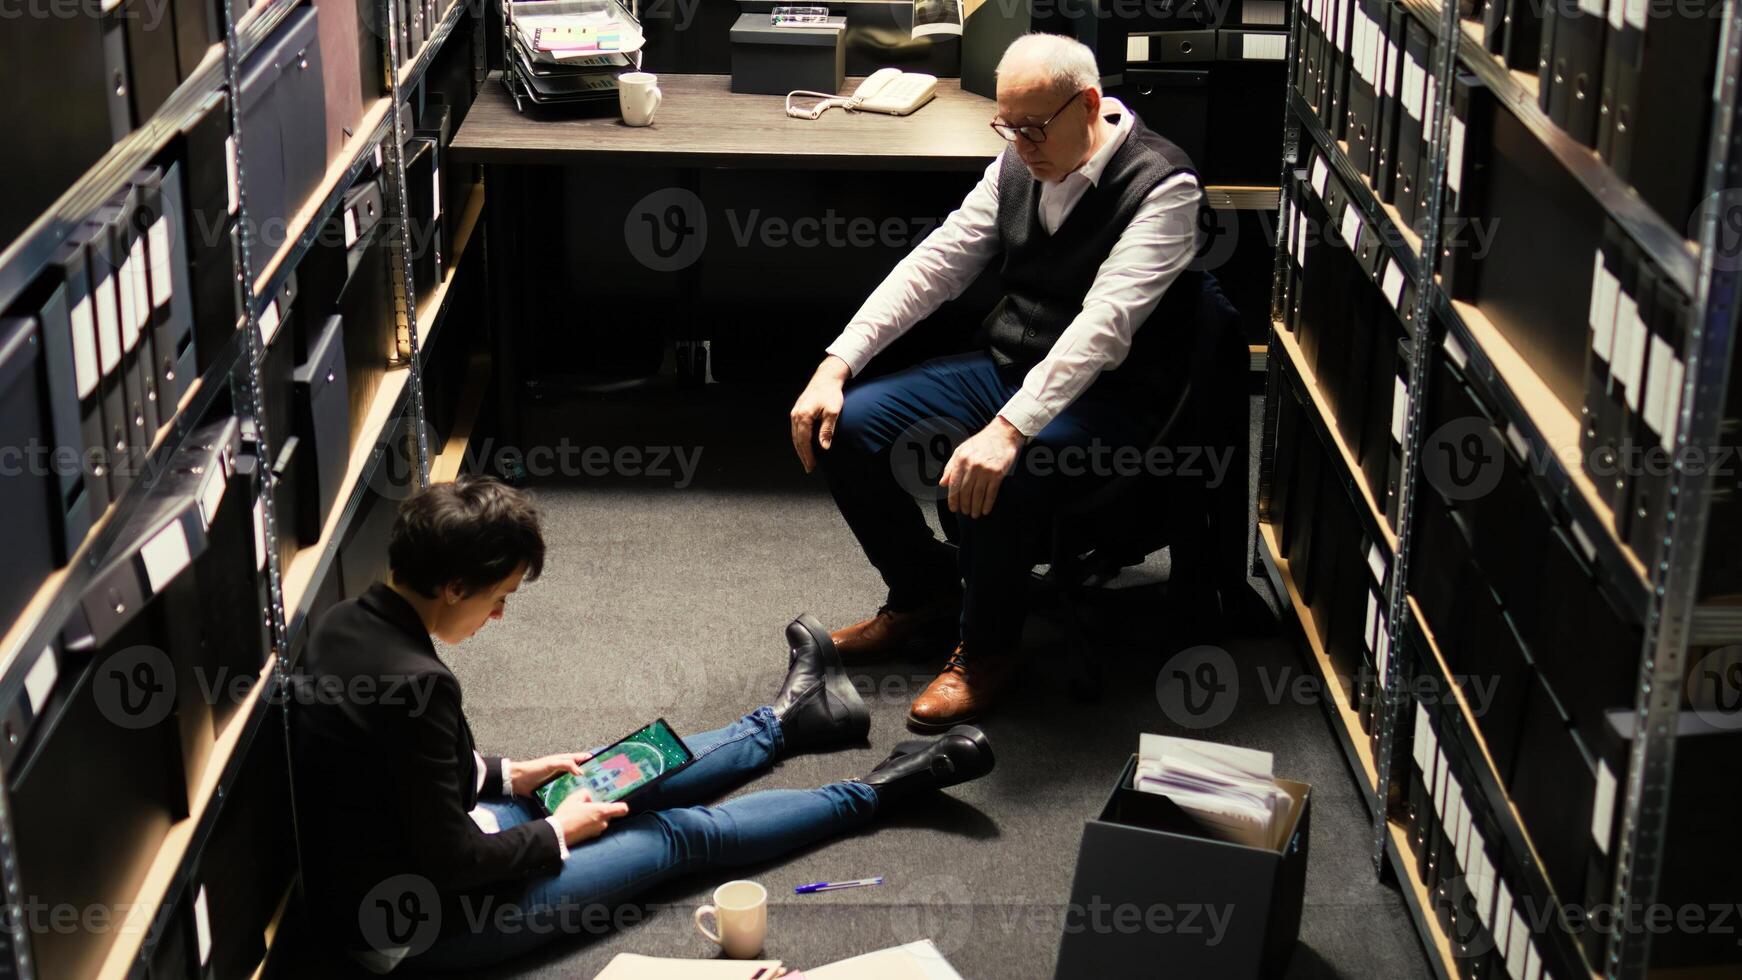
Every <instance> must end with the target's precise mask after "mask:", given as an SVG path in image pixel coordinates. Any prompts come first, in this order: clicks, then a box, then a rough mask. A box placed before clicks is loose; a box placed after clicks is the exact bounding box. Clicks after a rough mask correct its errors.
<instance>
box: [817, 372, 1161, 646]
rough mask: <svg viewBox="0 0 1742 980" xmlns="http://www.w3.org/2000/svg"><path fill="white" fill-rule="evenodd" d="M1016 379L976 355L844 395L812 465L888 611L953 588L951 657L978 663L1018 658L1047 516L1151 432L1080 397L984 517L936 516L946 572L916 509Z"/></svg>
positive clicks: (1115, 408) (931, 497)
mask: <svg viewBox="0 0 1742 980" xmlns="http://www.w3.org/2000/svg"><path fill="white" fill-rule="evenodd" d="M1025 374H1026V371H1025V370H1024V369H1023V368H1020V367H1015V366H1011V367H1004V368H1000V367H998V366H997V364H995V363H994V362H993V360H992V355H991V354H989V353H987V352H985V351H981V352H977V353H972V354H958V355H953V356H950V357H939V358H935V359H933V360H930V361H927V362H925V363H924V364H920V365H918V366H916V367H912V368H908V369H907V370H904V371H898V372H896V373H894V374H890V375H886V376H884V377H880V378H874V379H872V380H870V381H866V382H863V383H861V384H857V385H854V386H852V387H850V388H848V389H847V394H846V401H845V403H844V404H843V405H842V407H841V418H840V421H839V422H838V423H837V424H836V426H835V438H834V442H833V443H832V445H831V446H830V448H829V449H828V450H827V451H825V452H823V453H822V455H821V459H822V464H823V470H824V472H825V473H826V474H827V476H828V481H829V490H830V492H832V493H833V494H834V497H835V504H836V506H838V507H839V508H840V510H841V516H842V517H843V518H845V519H846V521H847V526H848V527H849V528H851V529H852V531H853V536H854V537H856V538H858V539H859V545H860V547H861V548H863V549H864V550H865V557H866V558H869V559H870V560H871V564H872V565H873V566H875V567H876V568H877V571H878V572H879V573H881V574H882V576H883V581H884V584H885V585H887V586H888V587H889V604H890V605H891V606H892V607H894V608H896V609H911V608H913V607H915V606H920V605H924V604H926V603H927V602H930V601H932V600H935V599H937V598H938V597H939V596H942V595H947V594H951V593H954V592H955V591H956V589H957V587H958V585H957V583H958V582H960V583H963V584H964V585H965V586H966V589H965V591H964V592H963V594H962V618H961V637H960V638H961V642H962V646H963V648H964V649H965V650H968V651H971V652H974V653H977V654H978V655H980V656H982V657H996V656H1008V655H1010V654H1013V653H1015V652H1016V647H1017V645H1018V643H1019V641H1020V640H1021V637H1022V623H1023V620H1024V619H1025V618H1026V616H1027V589H1028V572H1029V569H1030V568H1032V567H1033V566H1034V561H1033V555H1034V553H1035V551H1036V547H1035V545H1036V542H1037V541H1038V540H1040V539H1039V537H1038V536H1039V535H1041V534H1043V533H1044V532H1045V530H1046V528H1047V527H1048V526H1049V521H1050V518H1051V515H1052V514H1053V513H1054V512H1055V511H1056V509H1057V507H1058V505H1059V504H1060V503H1061V502H1063V501H1066V500H1069V499H1071V498H1072V497H1073V496H1075V495H1078V494H1083V493H1087V492H1089V491H1090V490H1092V489H1093V488H1094V487H1095V486H1096V485H1097V484H1098V483H1100V482H1103V481H1104V480H1105V479H1106V478H1107V475H1108V474H1107V473H1106V472H1105V471H1106V470H1107V461H1108V460H1109V458H1110V457H1111V454H1112V453H1113V452H1114V451H1115V450H1118V451H1124V452H1127V453H1129V452H1132V451H1136V450H1139V449H1141V448H1142V447H1146V446H1147V445H1148V444H1149V442H1150V440H1151V439H1152V438H1153V435H1154V433H1155V432H1156V431H1157V429H1158V428H1159V422H1158V421H1157V420H1155V419H1154V418H1152V417H1149V416H1147V415H1145V414H1143V413H1139V412H1134V411H1132V410H1131V409H1130V408H1129V407H1128V406H1127V404H1126V403H1125V402H1124V401H1123V400H1121V399H1118V398H1116V397H1113V395H1112V393H1111V391H1110V390H1108V389H1105V388H1103V387H1102V385H1101V384H1100V383H1099V382H1097V383H1096V384H1095V385H1091V386H1090V388H1089V390H1088V391H1085V392H1084V393H1083V394H1082V395H1081V396H1080V397H1078V398H1077V400H1076V401H1074V402H1072V403H1071V404H1070V406H1069V407H1067V408H1066V409H1065V410H1064V411H1063V412H1060V413H1059V414H1058V415H1057V416H1056V417H1055V418H1054V419H1053V420H1052V422H1050V423H1049V424H1048V425H1047V426H1046V427H1045V428H1043V429H1041V430H1040V431H1039V432H1038V433H1036V434H1035V437H1034V439H1033V441H1031V442H1030V443H1029V444H1028V446H1026V447H1025V448H1024V449H1023V450H1022V452H1021V454H1020V455H1019V456H1018V457H1017V463H1016V468H1015V469H1014V470H1012V471H1011V473H1010V475H1009V476H1006V477H1005V478H1004V480H1003V482H1002V483H1000V484H999V486H998V496H997V499H996V500H995V501H994V503H993V506H992V510H991V512H990V513H987V514H986V515H984V516H982V517H980V518H978V519H973V518H968V517H965V516H961V515H953V514H947V513H946V514H945V515H944V517H945V519H946V520H949V519H954V521H955V523H956V532H957V544H958V546H959V547H958V550H957V553H956V555H955V561H954V562H953V563H952V561H951V556H950V554H949V550H948V549H947V548H946V547H944V546H943V545H942V544H941V543H940V542H939V541H938V540H937V539H936V537H935V536H934V535H933V534H932V531H931V527H930V525H928V524H927V523H926V520H925V516H924V513H923V512H922V511H921V510H920V506H921V504H922V503H923V504H924V505H925V506H927V507H931V506H935V504H936V501H937V499H938V498H939V497H940V496H942V495H943V491H941V490H940V489H939V488H938V486H937V481H938V478H939V477H940V476H942V475H943V467H944V464H945V463H947V462H948V461H949V458H950V454H951V453H952V452H954V451H955V447H956V446H958V445H960V444H961V442H962V441H963V440H964V439H966V438H967V437H969V436H971V435H973V434H975V433H977V432H979V431H980V430H981V429H984V428H985V427H986V426H988V425H990V424H991V422H992V420H993V419H994V418H996V417H997V416H998V412H999V410H1000V409H1002V408H1003V407H1004V404H1005V403H1006V402H1008V401H1009V400H1010V397H1011V396H1012V395H1014V394H1015V393H1016V392H1017V391H1019V390H1021V388H1022V381H1023V378H1024V376H1025Z"/></svg>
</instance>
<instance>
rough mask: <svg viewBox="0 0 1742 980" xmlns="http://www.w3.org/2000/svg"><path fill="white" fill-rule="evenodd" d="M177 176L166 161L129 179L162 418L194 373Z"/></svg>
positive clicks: (172, 408)
mask: <svg viewBox="0 0 1742 980" xmlns="http://www.w3.org/2000/svg"><path fill="white" fill-rule="evenodd" d="M181 176H182V168H181V164H179V163H172V164H170V165H169V167H168V169H166V170H159V169H157V168H156V167H153V168H151V169H149V170H145V171H141V172H140V173H139V174H137V175H136V176H135V178H134V179H135V181H136V182H137V186H138V187H139V188H140V190H141V200H140V213H141V215H142V220H143V221H144V222H145V227H146V245H147V253H148V255H149V259H148V262H149V267H150V279H151V289H150V293H151V330H152V343H153V353H155V354H156V356H157V360H156V362H155V367H154V369H153V375H154V378H155V383H156V385H157V397H158V404H159V406H160V408H159V414H160V416H161V417H162V420H163V421H167V420H168V419H169V418H170V417H171V416H172V415H173V414H174V413H175V410H176V407H177V406H178V405H180V404H181V398H182V395H184V394H185V393H186V392H187V390H188V387H189V386H190V385H191V384H192V383H193V379H194V376H195V374H196V373H197V367H196V365H195V351H194V329H193V327H194V324H193V291H192V286H191V284H190V282H189V280H188V262H187V255H188V249H187V233H186V228H185V227H184V224H183V223H184V221H185V211H184V208H185V204H184V196H183V193H182V187H181Z"/></svg>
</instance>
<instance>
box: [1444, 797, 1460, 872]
mask: <svg viewBox="0 0 1742 980" xmlns="http://www.w3.org/2000/svg"><path fill="white" fill-rule="evenodd" d="M1463 812H1464V784H1463V783H1460V782H1458V778H1457V777H1456V776H1452V777H1449V778H1448V779H1447V780H1446V836H1447V837H1448V838H1450V839H1451V842H1452V853H1453V854H1456V855H1457V856H1458V864H1459V865H1460V866H1462V865H1463V863H1464V844H1463V839H1462V838H1460V837H1459V836H1458V821H1459V819H1461V816H1462V814H1463Z"/></svg>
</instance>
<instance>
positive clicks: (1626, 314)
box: [1607, 292, 1639, 383]
mask: <svg viewBox="0 0 1742 980" xmlns="http://www.w3.org/2000/svg"><path fill="white" fill-rule="evenodd" d="M1638 309H1639V307H1638V305H1637V304H1635V303H1634V301H1633V297H1632V296H1629V295H1628V294H1626V293H1624V292H1623V293H1618V294H1617V296H1616V297H1615V307H1614V313H1612V314H1610V315H1608V317H1607V319H1608V320H1610V333H1609V363H1610V364H1612V365H1614V370H1615V373H1616V375H1617V376H1618V377H1617V378H1616V379H1615V380H1616V383H1622V379H1621V378H1620V377H1619V375H1621V374H1622V372H1623V370H1624V368H1625V365H1626V364H1627V358H1628V353H1627V345H1628V344H1629V343H1632V341H1633V333H1632V331H1630V330H1629V329H1628V327H1627V325H1628V324H1630V323H1632V322H1633V314H1634V313H1635V312H1637V311H1638Z"/></svg>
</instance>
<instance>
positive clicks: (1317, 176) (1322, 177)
mask: <svg viewBox="0 0 1742 980" xmlns="http://www.w3.org/2000/svg"><path fill="white" fill-rule="evenodd" d="M1330 174H1331V168H1330V167H1329V166H1327V165H1326V164H1325V157H1324V154H1315V155H1314V156H1313V169H1312V184H1313V193H1314V194H1317V195H1318V196H1320V197H1324V196H1325V181H1326V180H1327V179H1329V177H1330Z"/></svg>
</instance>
